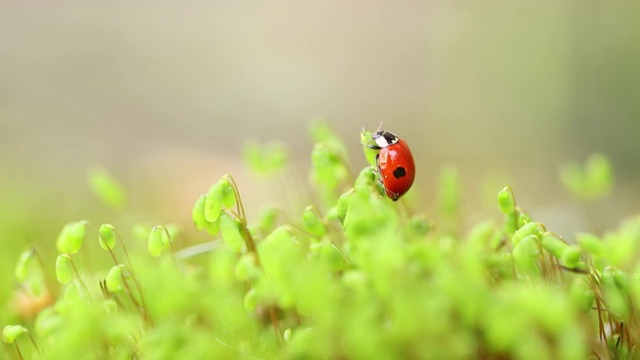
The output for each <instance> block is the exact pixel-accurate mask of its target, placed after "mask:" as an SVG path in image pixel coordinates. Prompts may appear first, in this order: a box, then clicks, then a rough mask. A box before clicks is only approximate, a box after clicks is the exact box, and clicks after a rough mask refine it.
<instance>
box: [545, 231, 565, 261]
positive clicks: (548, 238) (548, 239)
mask: <svg viewBox="0 0 640 360" xmlns="http://www.w3.org/2000/svg"><path fill="white" fill-rule="evenodd" d="M541 243H542V248H544V249H545V250H547V251H548V252H549V253H550V254H551V255H553V256H554V257H555V258H557V259H562V256H563V255H564V251H565V250H566V249H567V248H568V247H569V245H567V243H565V242H564V241H562V240H561V239H559V238H558V237H557V236H556V235H553V234H549V233H547V234H545V235H544V236H543V237H542V240H541Z"/></svg>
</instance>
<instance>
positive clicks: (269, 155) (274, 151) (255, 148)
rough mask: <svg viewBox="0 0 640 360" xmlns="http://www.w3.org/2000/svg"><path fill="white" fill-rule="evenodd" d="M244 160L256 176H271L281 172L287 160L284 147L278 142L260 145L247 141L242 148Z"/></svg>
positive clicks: (253, 141) (287, 154) (287, 155)
mask: <svg viewBox="0 0 640 360" xmlns="http://www.w3.org/2000/svg"><path fill="white" fill-rule="evenodd" d="M243 153H244V154H243V155H244V160H245V162H246V163H247V164H248V165H249V167H250V168H251V171H253V172H254V173H256V174H258V175H273V174H275V173H277V172H278V171H280V170H282V169H283V168H284V166H285V165H286V164H287V161H288V159H289V152H288V150H287V147H286V145H284V144H282V143H279V142H272V143H267V144H260V143H258V142H257V141H256V140H250V141H248V142H247V143H246V144H245V146H244V151H243Z"/></svg>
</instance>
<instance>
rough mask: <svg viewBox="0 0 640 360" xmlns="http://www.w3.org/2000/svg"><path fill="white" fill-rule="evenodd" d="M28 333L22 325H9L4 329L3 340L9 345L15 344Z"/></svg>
mask: <svg viewBox="0 0 640 360" xmlns="http://www.w3.org/2000/svg"><path fill="white" fill-rule="evenodd" d="M26 332H27V328H26V327H24V326H22V325H7V326H5V327H4V329H2V340H3V341H4V342H5V343H7V344H13V343H14V342H15V341H16V339H17V338H19V337H20V336H22V334H25V333H26Z"/></svg>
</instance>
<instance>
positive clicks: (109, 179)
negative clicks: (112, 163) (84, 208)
mask: <svg viewBox="0 0 640 360" xmlns="http://www.w3.org/2000/svg"><path fill="white" fill-rule="evenodd" d="M88 180H89V185H90V186H91V190H93V193H94V194H95V195H96V196H97V197H98V198H99V199H100V200H102V202H103V203H105V204H106V205H107V206H109V207H111V208H114V209H117V208H120V207H122V205H123V204H124V202H125V195H124V190H123V189H122V186H121V185H120V183H118V181H117V180H116V179H115V178H114V177H113V176H112V175H111V174H109V172H107V170H105V169H104V168H101V167H96V168H93V169H91V170H90V171H89V173H88Z"/></svg>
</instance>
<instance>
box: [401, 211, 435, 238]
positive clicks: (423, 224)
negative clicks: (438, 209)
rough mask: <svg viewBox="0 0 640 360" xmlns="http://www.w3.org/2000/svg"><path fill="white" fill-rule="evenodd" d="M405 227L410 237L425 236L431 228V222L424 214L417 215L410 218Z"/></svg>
mask: <svg viewBox="0 0 640 360" xmlns="http://www.w3.org/2000/svg"><path fill="white" fill-rule="evenodd" d="M404 229H405V235H407V237H408V238H409V239H419V238H424V237H425V236H427V234H428V233H429V231H430V230H431V223H429V220H427V219H426V218H425V217H424V216H421V215H416V216H413V217H412V218H411V219H409V222H408V223H407V225H406V226H405V228H404Z"/></svg>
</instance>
